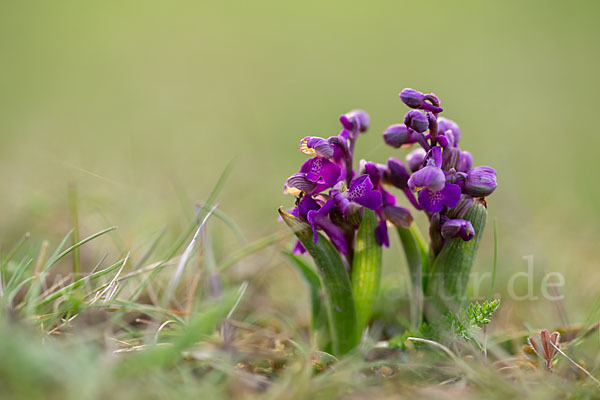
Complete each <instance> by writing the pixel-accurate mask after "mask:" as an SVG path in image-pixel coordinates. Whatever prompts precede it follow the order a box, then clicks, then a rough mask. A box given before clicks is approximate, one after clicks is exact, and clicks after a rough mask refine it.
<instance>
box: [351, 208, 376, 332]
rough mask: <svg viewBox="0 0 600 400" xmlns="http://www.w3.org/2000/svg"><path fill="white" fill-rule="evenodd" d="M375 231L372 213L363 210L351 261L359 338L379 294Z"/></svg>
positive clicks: (374, 218) (366, 209)
mask: <svg viewBox="0 0 600 400" xmlns="http://www.w3.org/2000/svg"><path fill="white" fill-rule="evenodd" d="M375 228H377V216H376V215H375V212H374V211H372V210H369V209H368V208H365V209H364V213H363V217H362V221H361V223H360V226H359V227H358V232H357V234H356V245H355V249H354V259H353V261H352V293H353V294H354V301H355V305H356V318H357V322H358V325H357V328H358V335H360V334H361V332H362V330H363V329H364V327H365V326H366V325H367V323H368V322H369V319H370V318H371V311H372V310H373V304H374V303H375V300H376V299H377V295H378V294H379V283H380V281H381V258H382V251H381V246H380V245H379V243H377V237H376V236H375Z"/></svg>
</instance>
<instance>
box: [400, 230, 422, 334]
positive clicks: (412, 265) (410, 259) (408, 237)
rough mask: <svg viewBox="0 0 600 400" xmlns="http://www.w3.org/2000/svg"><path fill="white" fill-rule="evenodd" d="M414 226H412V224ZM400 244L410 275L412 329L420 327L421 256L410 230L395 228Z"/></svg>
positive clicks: (415, 239)
mask: <svg viewBox="0 0 600 400" xmlns="http://www.w3.org/2000/svg"><path fill="white" fill-rule="evenodd" d="M413 225H414V224H413ZM397 230H398V236H399V237H400V242H401V243H402V247H403V248H404V255H405V256H406V263H407V264H408V271H409V273H410V282H411V286H412V291H411V301H410V306H411V307H410V310H411V321H412V326H413V328H414V329H417V328H418V327H419V325H421V321H422V318H423V264H424V262H423V256H422V254H421V251H420V250H419V245H418V243H417V237H416V236H415V233H414V231H413V230H412V229H410V228H409V229H407V228H402V227H400V226H399V227H397Z"/></svg>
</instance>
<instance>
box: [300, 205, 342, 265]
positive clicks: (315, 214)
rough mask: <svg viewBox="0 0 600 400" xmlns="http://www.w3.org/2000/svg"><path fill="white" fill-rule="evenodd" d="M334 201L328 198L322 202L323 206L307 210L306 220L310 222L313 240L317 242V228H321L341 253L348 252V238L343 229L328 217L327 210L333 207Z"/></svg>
mask: <svg viewBox="0 0 600 400" xmlns="http://www.w3.org/2000/svg"><path fill="white" fill-rule="evenodd" d="M334 206H335V203H334V201H333V199H331V198H330V199H329V200H327V201H326V202H325V204H323V206H322V207H321V208H320V209H319V210H318V211H315V210H311V211H309V212H308V215H307V220H308V222H309V223H310V227H311V228H312V231H313V237H314V242H315V243H317V241H318V240H319V235H318V233H317V229H322V230H323V232H325V234H327V236H328V237H329V239H330V240H331V243H333V245H334V246H335V247H336V248H337V249H338V250H339V251H340V252H341V253H342V254H348V250H349V248H350V246H349V244H348V240H347V239H346V236H345V235H344V231H343V230H342V229H341V228H340V227H339V226H337V225H336V224H334V223H333V222H332V221H331V219H330V218H329V212H330V211H331V210H332V209H333V207H334Z"/></svg>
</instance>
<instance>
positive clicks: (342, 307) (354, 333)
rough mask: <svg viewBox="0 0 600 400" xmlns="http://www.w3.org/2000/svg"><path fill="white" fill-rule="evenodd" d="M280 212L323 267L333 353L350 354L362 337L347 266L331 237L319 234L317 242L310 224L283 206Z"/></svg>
mask: <svg viewBox="0 0 600 400" xmlns="http://www.w3.org/2000/svg"><path fill="white" fill-rule="evenodd" d="M279 214H280V215H281V217H282V218H283V220H284V221H285V223H286V224H287V225H288V226H289V227H290V228H291V229H292V231H293V232H294V234H295V235H296V237H297V238H298V240H300V242H301V243H302V245H303V246H304V248H305V249H306V250H307V251H308V252H309V253H310V255H311V256H312V257H313V259H314V261H315V264H316V265H317V267H318V269H319V272H320V274H321V281H322V283H323V291H324V293H325V300H326V304H327V313H328V316H329V327H330V330H331V339H332V342H333V353H334V355H343V354H346V353H348V352H349V351H350V350H352V349H353V348H354V347H356V346H357V345H358V343H359V341H360V336H359V335H358V329H357V324H356V310H355V308H354V298H353V295H352V287H351V286H350V277H349V276H348V271H347V270H346V266H345V265H344V262H343V261H342V259H341V257H340V255H339V253H338V251H337V249H336V248H335V247H334V246H333V245H332V244H331V242H330V241H329V240H327V238H325V237H324V236H323V235H321V234H318V240H317V243H315V242H314V241H313V233H312V229H311V228H310V226H309V225H308V224H306V223H304V222H302V221H300V220H299V219H297V218H296V217H294V216H293V215H291V214H289V213H287V212H285V211H283V210H281V209H280V210H279Z"/></svg>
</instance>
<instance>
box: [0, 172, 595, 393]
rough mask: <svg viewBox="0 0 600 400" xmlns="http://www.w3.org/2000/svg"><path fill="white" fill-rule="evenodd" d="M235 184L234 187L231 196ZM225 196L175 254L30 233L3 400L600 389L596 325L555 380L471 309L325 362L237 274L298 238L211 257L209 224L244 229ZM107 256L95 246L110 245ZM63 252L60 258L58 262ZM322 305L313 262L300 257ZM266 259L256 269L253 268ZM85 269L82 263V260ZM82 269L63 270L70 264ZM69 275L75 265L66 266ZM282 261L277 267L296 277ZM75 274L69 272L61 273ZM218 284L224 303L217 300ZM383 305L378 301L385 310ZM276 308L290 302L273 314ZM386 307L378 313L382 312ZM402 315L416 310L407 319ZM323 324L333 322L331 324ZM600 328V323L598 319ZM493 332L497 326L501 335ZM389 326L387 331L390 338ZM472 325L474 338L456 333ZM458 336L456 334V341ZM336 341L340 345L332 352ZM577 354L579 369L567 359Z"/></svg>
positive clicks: (12, 255) (19, 267) (6, 356)
mask: <svg viewBox="0 0 600 400" xmlns="http://www.w3.org/2000/svg"><path fill="white" fill-rule="evenodd" d="M219 186H222V183H221V184H219V185H218V187H219ZM218 192H219V189H218V188H217V189H216V190H214V191H213V195H211V197H210V199H209V200H210V201H207V202H206V203H205V204H204V205H203V206H201V207H199V208H198V209H197V211H198V212H197V214H196V215H194V218H193V220H192V221H191V222H190V226H191V228H189V229H186V230H185V232H184V234H182V235H181V236H180V237H179V238H178V239H177V240H176V241H175V243H173V244H170V245H165V247H166V251H164V252H162V250H161V249H162V247H161V246H160V245H158V242H157V241H160V240H164V237H165V235H162V234H161V235H158V236H157V237H158V239H155V240H153V241H151V243H150V244H149V245H148V247H147V248H146V249H138V250H137V251H133V250H127V251H125V252H124V253H123V254H120V255H119V256H118V257H114V258H113V259H111V258H110V257H109V256H106V255H100V256H99V257H98V258H97V259H94V258H93V257H89V256H88V257H75V258H72V257H71V256H74V252H75V250H78V249H85V250H86V251H85V252H86V254H88V253H89V254H93V251H92V250H93V249H94V248H99V247H100V246H99V245H100V244H101V243H102V242H103V241H106V240H107V235H108V234H109V233H114V232H118V230H117V229H116V227H109V228H106V229H102V230H100V231H98V232H96V233H94V234H92V235H89V236H87V237H85V238H84V239H79V240H75V241H74V240H73V239H74V236H73V232H72V231H71V232H68V233H67V234H66V235H65V237H64V239H63V240H62V241H61V242H60V243H59V244H58V245H54V246H53V245H49V244H48V243H49V242H43V243H45V244H42V246H41V247H40V248H39V249H38V248H35V247H33V246H28V243H29V241H30V240H31V236H30V235H24V236H23V237H22V238H21V239H20V240H19V241H18V242H17V243H16V244H15V245H14V246H13V248H12V249H11V250H9V251H8V252H6V253H5V254H4V255H3V256H2V258H1V260H0V273H1V278H0V283H1V289H2V290H1V292H0V355H1V361H0V396H2V397H6V398H27V399H36V398H40V399H42V398H43V399H52V398H56V399H70V398H78V399H79V398H86V399H100V398H112V399H120V398H123V399H131V398H199V397H200V398H211V399H218V398H273V399H275V398H277V399H278V398H365V397H368V398H387V397H390V396H395V397H398V398H416V397H419V398H445V397H448V398H451V397H452V398H453V397H457V396H460V397H461V398H482V397H483V398H507V397H509V396H510V397H515V398H527V397H531V398H553V397H577V398H593V397H594V396H596V395H597V393H598V389H599V388H598V385H597V381H596V379H597V378H596V377H595V375H596V374H597V373H596V371H595V370H594V369H591V370H590V368H589V366H588V365H593V364H592V363H593V357H594V355H588V356H587V357H582V354H581V353H580V352H579V350H578V348H579V347H580V346H583V345H585V344H586V343H588V342H589V341H591V340H592V339H591V338H592V337H593V335H591V333H592V332H595V331H596V330H597V326H596V325H594V324H588V325H587V326H586V327H585V328H584V329H581V330H580V331H578V332H570V333H568V332H567V333H563V335H562V336H563V337H564V338H566V339H565V341H564V342H563V343H561V345H560V352H557V354H556V358H555V360H554V364H553V373H551V374H549V373H547V372H546V368H545V367H544V365H543V364H542V363H540V362H539V360H538V359H537V358H529V357H528V356H526V355H525V354H521V353H520V352H518V351H511V349H510V346H509V345H507V344H510V343H525V340H526V338H527V336H529V335H530V334H531V333H530V332H522V333H519V334H518V335H513V336H509V337H507V336H506V335H505V334H504V332H501V334H496V335H495V336H491V337H489V338H487V346H486V351H487V357H486V356H485V355H484V353H483V351H482V347H481V344H482V343H484V339H483V337H482V333H483V332H482V330H480V329H477V327H478V326H479V327H480V326H487V324H488V323H490V324H493V323H494V320H493V318H492V313H493V311H494V310H495V308H496V307H497V304H492V303H486V304H485V305H484V304H479V305H472V306H471V307H469V308H467V309H466V310H465V312H464V314H457V315H456V320H455V324H454V327H455V328H457V329H455V331H454V333H453V331H452V330H451V329H448V330H447V332H448V334H447V335H445V336H440V337H438V338H436V339H437V340H436V339H432V338H428V337H429V336H427V335H428V334H429V333H428V332H426V329H425V328H423V329H422V330H421V331H411V330H410V324H409V327H408V329H407V330H405V331H404V333H403V334H401V335H399V336H398V337H397V338H395V339H394V340H385V339H386V337H385V334H384V333H383V332H385V329H381V326H383V325H385V324H387V323H386V321H384V320H383V319H380V317H378V316H377V315H376V316H375V317H374V320H373V321H372V323H371V329H370V331H369V333H368V334H367V335H365V336H364V337H363V339H362V342H361V344H360V346H359V347H358V348H356V349H354V350H353V351H350V352H349V353H348V354H346V355H344V356H343V357H334V356H333V355H331V354H329V353H328V352H325V351H322V350H318V349H319V348H320V347H319V340H321V339H322V338H318V337H311V336H310V335H308V334H307V333H306V332H307V326H305V325H304V324H303V322H302V321H300V320H296V319H294V318H291V317H289V316H286V315H283V313H277V312H266V311H264V310H263V309H262V308H263V307H264V306H265V304H264V302H261V301H259V300H257V298H258V295H259V293H257V289H255V288H257V287H259V286H260V282H259V281H258V280H257V279H254V278H251V279H250V281H246V277H243V276H242V277H241V278H240V277H239V271H235V268H232V267H234V266H235V265H237V264H238V263H240V262H243V263H244V265H245V266H246V267H254V265H255V264H257V265H258V268H264V267H263V265H264V263H265V261H266V260H267V259H268V257H269V255H271V254H272V253H267V252H264V250H265V249H266V248H268V247H272V246H275V247H276V251H280V250H281V249H282V248H283V247H284V245H283V244H280V245H279V243H280V242H282V241H283V240H286V242H287V239H288V238H290V236H291V235H290V234H289V233H287V232H281V233H280V232H277V233H274V234H272V235H270V236H267V237H265V238H261V239H258V240H256V241H252V242H249V243H248V242H245V241H243V240H240V241H239V242H237V243H230V244H229V245H228V247H227V250H228V253H227V254H225V255H222V256H218V255H217V254H215V253H214V252H213V253H212V254H211V241H210V240H207V238H210V239H214V238H212V237H211V230H210V226H211V224H213V223H215V222H214V220H215V219H216V218H219V219H220V220H221V221H222V222H224V223H225V225H226V226H229V227H231V228H232V229H233V230H234V231H236V232H237V233H235V235H237V236H239V235H238V233H239V230H238V229H237V228H236V227H235V225H234V224H233V222H232V221H231V220H230V219H229V218H228V217H227V215H226V214H225V213H224V212H223V211H222V210H219V208H218V207H217V206H216V205H215V204H216V197H217V194H218ZM97 245H98V246H97ZM47 254H50V256H47ZM286 254H287V257H288V258H289V259H290V260H291V261H293V262H295V263H296V264H297V265H298V266H299V268H300V270H303V271H304V277H305V278H306V279H307V280H311V281H312V284H311V288H312V289H313V292H311V298H312V299H313V301H314V302H318V301H319V298H320V296H321V293H320V291H319V289H318V288H319V278H318V275H317V274H316V273H315V270H314V266H313V265H311V263H310V262H308V261H307V260H306V259H301V258H299V257H298V256H294V255H292V254H290V253H286ZM253 255H254V256H255V257H254V260H253V259H252V257H250V256H253ZM75 259H78V261H74V260H75ZM69 260H70V261H71V262H73V263H75V262H79V263H80V264H79V265H80V271H81V273H80V274H79V275H77V274H76V272H77V271H76V269H73V268H63V267H64V266H65V265H66V264H65V263H67V264H68V261H69ZM61 263H62V265H61ZM283 265H284V263H283V261H282V262H281V263H280V265H279V266H278V268H279V267H283ZM65 270H66V271H67V272H64V271H65ZM215 279H218V281H219V284H220V286H219V290H214V289H215V286H214V285H215V283H214V282H215ZM376 301H377V302H378V303H381V302H382V301H383V300H382V299H381V298H379V299H377V300H376ZM270 306H271V307H272V309H275V310H276V309H277V307H278V306H279V305H278V304H271V305H270ZM379 307H381V304H379V305H377V304H376V305H375V308H376V309H377V308H379ZM396 312H403V310H397V311H396ZM313 316H314V317H315V318H314V319H313V320H312V321H311V324H313V325H318V324H322V323H323V319H322V318H321V319H320V318H319V315H318V313H313ZM591 318H592V319H593V317H591ZM490 319H491V322H490ZM378 327H379V328H378ZM458 328H461V329H458ZM456 333H459V334H456ZM325 341H327V340H325ZM567 357H569V359H567Z"/></svg>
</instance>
